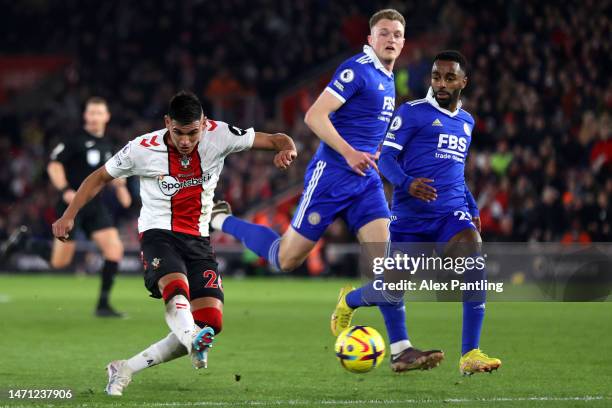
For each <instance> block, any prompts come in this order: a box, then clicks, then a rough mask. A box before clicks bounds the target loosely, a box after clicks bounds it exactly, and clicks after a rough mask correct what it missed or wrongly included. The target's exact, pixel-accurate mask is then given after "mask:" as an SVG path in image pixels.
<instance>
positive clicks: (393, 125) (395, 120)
mask: <svg viewBox="0 0 612 408" xmlns="http://www.w3.org/2000/svg"><path fill="white" fill-rule="evenodd" d="M401 127H402V118H401V117H399V116H396V117H395V118H393V122H391V126H390V127H389V129H391V130H397V129H399V128H401ZM394 139H395V137H394Z"/></svg>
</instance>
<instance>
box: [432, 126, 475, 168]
mask: <svg viewBox="0 0 612 408" xmlns="http://www.w3.org/2000/svg"><path fill="white" fill-rule="evenodd" d="M467 147H468V142H467V139H466V138H465V137H459V136H455V135H449V134H446V133H440V134H439V135H438V151H436V158H437V159H452V160H456V161H458V162H461V163H463V162H464V161H465V154H466V152H467Z"/></svg>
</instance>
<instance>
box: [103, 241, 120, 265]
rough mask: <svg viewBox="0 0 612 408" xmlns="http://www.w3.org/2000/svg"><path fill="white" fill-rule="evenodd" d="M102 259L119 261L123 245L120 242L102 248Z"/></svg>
mask: <svg viewBox="0 0 612 408" xmlns="http://www.w3.org/2000/svg"><path fill="white" fill-rule="evenodd" d="M102 256H103V257H104V259H108V260H109V261H113V262H120V261H121V259H123V245H121V243H118V244H114V245H110V246H108V247H106V248H104V249H103V250H102Z"/></svg>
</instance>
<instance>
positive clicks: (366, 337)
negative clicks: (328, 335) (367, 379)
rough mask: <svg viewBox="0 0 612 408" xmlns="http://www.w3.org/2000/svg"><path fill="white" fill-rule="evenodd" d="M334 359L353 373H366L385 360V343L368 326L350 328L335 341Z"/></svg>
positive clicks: (376, 332)
mask: <svg viewBox="0 0 612 408" xmlns="http://www.w3.org/2000/svg"><path fill="white" fill-rule="evenodd" d="M335 350H336V357H337V358H338V360H339V361H340V364H342V367H344V368H346V369H347V370H349V371H350V372H353V373H367V372H368V371H370V370H372V369H374V368H376V367H378V366H379V365H380V363H381V362H382V360H383V358H385V342H384V341H383V338H382V337H381V335H380V333H378V331H376V330H375V329H373V328H371V327H368V326H351V327H349V328H347V329H345V330H344V331H343V332H342V333H340V335H339V336H338V338H337V339H336V347H335Z"/></svg>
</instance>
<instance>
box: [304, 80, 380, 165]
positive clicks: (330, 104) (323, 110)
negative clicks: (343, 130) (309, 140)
mask: <svg viewBox="0 0 612 408" xmlns="http://www.w3.org/2000/svg"><path fill="white" fill-rule="evenodd" d="M341 106H342V101H340V100H339V99H338V98H337V97H335V96H333V95H332V94H331V93H329V92H327V91H323V92H322V93H321V95H319V97H318V98H317V100H316V101H315V103H313V104H312V106H311V107H310V109H308V112H306V116H304V123H306V125H307V126H308V127H309V128H310V130H312V131H313V132H314V134H315V135H317V137H318V138H319V139H321V140H323V141H324V142H325V143H327V144H328V145H329V146H330V147H331V148H332V149H334V150H335V151H337V152H338V153H340V154H341V155H342V157H344V159H345V160H346V162H347V163H348V165H349V166H350V167H351V169H353V171H354V172H356V173H357V174H359V175H361V176H365V173H364V171H365V170H367V169H368V168H369V167H370V166H371V167H374V168H375V169H376V171H378V167H377V166H376V162H375V161H374V160H375V155H373V154H370V153H367V152H360V151H358V150H355V149H353V147H352V146H351V145H350V144H348V143H347V142H346V140H344V138H343V137H342V136H340V134H339V133H338V131H337V130H336V128H335V127H334V125H333V123H332V122H331V120H329V115H330V114H331V113H332V112H335V111H337V110H338V109H339V108H340V107H341Z"/></svg>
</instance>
